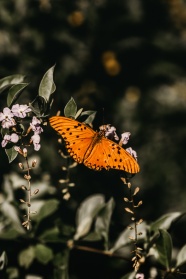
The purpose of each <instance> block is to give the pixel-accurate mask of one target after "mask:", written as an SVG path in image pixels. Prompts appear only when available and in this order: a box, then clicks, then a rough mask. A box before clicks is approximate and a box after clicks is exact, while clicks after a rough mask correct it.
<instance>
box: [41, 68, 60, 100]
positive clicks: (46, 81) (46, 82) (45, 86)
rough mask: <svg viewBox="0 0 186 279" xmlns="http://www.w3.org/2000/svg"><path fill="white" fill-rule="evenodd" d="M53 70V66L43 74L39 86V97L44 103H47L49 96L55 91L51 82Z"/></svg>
mask: <svg viewBox="0 0 186 279" xmlns="http://www.w3.org/2000/svg"><path fill="white" fill-rule="evenodd" d="M54 68H55V65H54V66H53V67H51V68H50V69H49V70H48V71H47V72H46V73H45V74H44V76H43V78H42V80H41V82H40V85H39V96H41V97H43V98H44V99H45V101H46V103H48V102H49V100H50V97H51V94H52V93H54V91H55V90H56V86H55V84H54V81H53V73H54Z"/></svg>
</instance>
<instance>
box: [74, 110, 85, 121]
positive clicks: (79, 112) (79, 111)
mask: <svg viewBox="0 0 186 279" xmlns="http://www.w3.org/2000/svg"><path fill="white" fill-rule="evenodd" d="M82 111H83V108H80V109H79V110H78V111H77V113H76V115H75V119H77V118H78V116H80V115H81V113H82Z"/></svg>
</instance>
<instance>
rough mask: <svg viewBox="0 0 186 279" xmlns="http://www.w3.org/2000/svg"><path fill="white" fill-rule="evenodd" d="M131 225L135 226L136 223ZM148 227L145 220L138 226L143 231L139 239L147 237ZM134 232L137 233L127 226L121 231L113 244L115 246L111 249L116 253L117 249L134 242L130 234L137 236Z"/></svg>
mask: <svg viewBox="0 0 186 279" xmlns="http://www.w3.org/2000/svg"><path fill="white" fill-rule="evenodd" d="M129 227H134V223H132V224H130V225H129ZM146 228H147V225H146V223H145V222H143V223H141V224H139V225H138V226H137V230H138V232H142V234H141V235H138V240H140V239H144V238H145V237H146ZM134 234H135V232H134V230H130V229H129V228H126V229H125V230H124V231H123V232H121V234H120V235H119V237H118V238H117V240H116V241H115V243H114V244H113V247H112V248H111V249H110V252H112V253H114V252H115V251H117V250H119V249H121V248H122V247H124V246H127V245H128V244H131V243H132V242H131V239H130V238H129V237H130V236H132V237H135V235H134Z"/></svg>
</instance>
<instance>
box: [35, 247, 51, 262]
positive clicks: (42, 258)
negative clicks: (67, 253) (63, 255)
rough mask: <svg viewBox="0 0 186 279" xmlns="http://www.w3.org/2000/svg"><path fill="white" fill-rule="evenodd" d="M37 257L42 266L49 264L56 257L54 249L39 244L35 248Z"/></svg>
mask: <svg viewBox="0 0 186 279" xmlns="http://www.w3.org/2000/svg"><path fill="white" fill-rule="evenodd" d="M35 256H36V259H37V260H38V261H39V262H40V263H42V264H47V263H48V262H49V261H51V260H52V259H53V257H54V255H53V252H52V249H50V248H49V247H47V246H46V245H43V244H37V245H36V246H35Z"/></svg>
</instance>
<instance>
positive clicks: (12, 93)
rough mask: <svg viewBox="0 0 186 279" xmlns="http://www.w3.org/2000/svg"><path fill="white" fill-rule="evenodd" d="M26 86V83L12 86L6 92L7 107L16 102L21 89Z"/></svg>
mask: <svg viewBox="0 0 186 279" xmlns="http://www.w3.org/2000/svg"><path fill="white" fill-rule="evenodd" d="M27 85H28V83H19V84H14V85H13V86H12V87H11V88H10V89H9V91H8V96H7V105H8V107H9V106H11V105H12V104H13V103H15V102H16V100H17V99H18V98H19V96H20V95H21V93H22V91H23V89H24V88H25V87H26V86H27Z"/></svg>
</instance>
